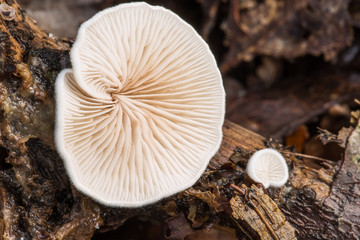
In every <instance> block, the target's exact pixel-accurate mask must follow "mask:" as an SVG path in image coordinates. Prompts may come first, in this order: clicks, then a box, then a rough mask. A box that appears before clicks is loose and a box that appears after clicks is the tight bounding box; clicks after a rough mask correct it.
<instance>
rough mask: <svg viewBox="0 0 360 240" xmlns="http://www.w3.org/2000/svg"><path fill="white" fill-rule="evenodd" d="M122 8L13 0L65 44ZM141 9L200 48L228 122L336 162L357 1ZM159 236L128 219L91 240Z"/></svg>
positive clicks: (157, 228)
mask: <svg viewBox="0 0 360 240" xmlns="http://www.w3.org/2000/svg"><path fill="white" fill-rule="evenodd" d="M122 2H126V1H119V0H62V1H59V0H19V4H20V5H22V7H23V8H24V9H25V10H26V12H27V13H28V14H29V15H30V16H32V17H33V18H34V19H35V20H36V21H37V23H38V25H39V26H40V27H41V28H43V29H45V30H46V31H48V32H49V33H52V34H53V35H54V36H56V37H59V38H68V39H72V40H73V39H75V38H76V34H77V29H78V28H79V26H80V24H81V23H82V22H84V21H86V20H87V19H88V18H90V17H91V16H92V15H94V14H95V13H96V12H98V11H100V10H102V9H104V8H107V7H111V6H114V5H117V4H119V3H122ZM148 3H150V4H153V5H162V6H164V7H166V8H169V9H171V10H172V11H174V12H175V13H177V14H178V15H180V16H181V17H182V18H183V19H185V20H186V21H187V22H189V23H190V24H191V25H192V26H193V27H194V28H195V29H196V30H197V31H198V32H199V34H200V35H201V36H202V37H203V38H204V39H205V40H206V41H207V42H208V44H209V46H210V48H211V49H212V51H213V53H214V55H215V57H216V59H217V62H218V65H219V68H220V70H221V72H222V76H223V80H224V86H225V90H226V93H227V99H226V100H227V114H226V118H227V119H228V120H231V121H233V122H235V123H237V124H239V125H241V126H243V127H246V128H248V129H250V130H252V131H255V132H257V133H259V134H261V135H263V136H265V137H267V138H274V139H277V140H278V141H279V142H281V143H283V144H285V145H287V146H289V147H290V148H293V149H294V150H296V151H297V152H300V153H304V154H309V155H314V156H318V157H322V158H326V159H330V160H332V161H338V160H340V159H341V156H342V154H343V149H340V148H339V147H338V145H337V144H336V143H331V139H329V136H331V134H334V135H336V134H337V133H338V131H339V130H340V129H341V128H342V127H344V126H345V127H346V126H348V125H349V123H350V118H351V114H350V113H351V110H352V109H355V108H357V107H359V106H358V105H357V104H355V102H354V99H356V98H358V99H360V72H359V70H360V54H359V51H360V42H359V41H360V38H359V27H360V1H358V0H357V1H356V0H353V1H350V0H297V1H292V0H151V1H148ZM326 143H327V144H326ZM325 144H326V145H325ZM309 164H310V163H309ZM312 164H313V163H312ZM312 167H315V168H316V166H312ZM164 228H165V226H163V225H162V224H161V223H152V222H143V221H141V219H132V220H130V221H128V222H126V223H125V224H124V225H123V227H121V228H120V229H118V230H115V231H110V232H107V233H101V232H99V233H97V234H96V235H95V236H94V238H93V239H161V238H162V237H163V236H162V232H163V231H166V229H164ZM186 239H188V240H189V239H233V238H232V237H231V235H230V234H227V233H226V231H215V230H212V231H210V232H208V231H206V230H199V231H197V232H195V233H194V234H192V235H190V236H188V237H186Z"/></svg>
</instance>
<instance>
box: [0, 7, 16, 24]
mask: <svg viewBox="0 0 360 240" xmlns="http://www.w3.org/2000/svg"><path fill="white" fill-rule="evenodd" d="M0 16H1V18H2V19H4V20H6V21H11V20H13V19H14V18H15V9H14V8H13V7H10V6H9V5H7V4H5V3H2V4H0Z"/></svg>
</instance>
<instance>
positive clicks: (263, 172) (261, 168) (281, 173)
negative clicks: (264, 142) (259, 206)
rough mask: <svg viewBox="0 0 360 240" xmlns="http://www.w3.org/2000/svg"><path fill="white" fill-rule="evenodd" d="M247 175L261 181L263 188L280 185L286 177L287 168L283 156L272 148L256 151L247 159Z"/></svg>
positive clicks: (284, 181)
mask: <svg viewBox="0 0 360 240" xmlns="http://www.w3.org/2000/svg"><path fill="white" fill-rule="evenodd" d="M247 173H248V175H249V176H250V177H251V178H252V179H253V180H254V181H255V182H259V183H262V184H263V185H264V187H265V188H268V187H269V186H271V187H280V186H282V185H284V184H285V183H286V181H287V179H288V168H287V165H286V161H285V159H284V158H283V156H282V155H281V154H280V153H279V152H277V151H276V150H273V149H263V150H260V151H258V152H256V153H255V154H254V155H253V156H252V157H251V158H250V160H249V162H248V167H247Z"/></svg>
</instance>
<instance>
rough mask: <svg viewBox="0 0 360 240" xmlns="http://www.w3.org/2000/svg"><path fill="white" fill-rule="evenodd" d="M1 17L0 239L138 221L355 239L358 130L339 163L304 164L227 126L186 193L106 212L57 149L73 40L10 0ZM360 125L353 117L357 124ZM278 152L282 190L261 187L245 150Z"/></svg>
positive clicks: (88, 232)
mask: <svg viewBox="0 0 360 240" xmlns="http://www.w3.org/2000/svg"><path fill="white" fill-rule="evenodd" d="M0 3H1V4H8V5H9V6H11V7H12V8H13V9H15V18H14V19H8V20H5V19H0V109H1V114H0V116H1V117H0V134H1V138H0V144H1V147H0V157H1V158H0V200H1V201H0V236H1V238H2V239H90V238H91V237H92V235H93V233H94V232H95V231H108V230H111V229H115V228H117V227H119V226H121V225H122V224H123V223H124V222H125V221H126V220H127V219H129V218H131V217H133V216H140V217H142V218H144V219H152V220H154V219H155V220H158V221H162V222H166V223H167V224H168V228H169V231H168V232H167V237H168V238H170V239H182V238H184V237H185V236H186V235H188V234H189V233H191V232H193V231H196V230H199V229H211V228H216V229H219V230H222V231H227V232H228V233H229V234H230V235H233V236H237V237H238V238H239V239H260V238H261V239H296V238H298V239H349V238H352V239H355V238H356V237H357V236H360V228H359V226H360V223H359V221H360V220H359V219H360V218H359V214H360V209H359V206H360V197H359V196H360V189H359V181H360V179H359V178H360V177H359V173H358V171H359V155H360V153H359V150H358V149H359V142H360V139H359V135H360V125H359V124H358V123H357V127H355V128H353V129H347V130H344V131H342V135H341V137H339V141H340V140H341V141H343V142H342V143H343V146H344V147H345V149H346V151H345V155H344V159H343V161H342V162H341V164H340V163H332V162H328V161H320V162H319V164H318V168H316V169H314V168H313V167H307V165H306V162H305V161H303V159H301V158H299V157H296V156H295V155H294V154H293V153H291V152H289V151H288V150H286V149H284V148H283V147H282V146H281V145H280V144H278V143H277V142H276V141H272V140H267V139H265V138H263V137H261V136H259V135H257V134H255V133H253V132H251V131H248V130H246V129H244V128H242V127H240V126H238V125H236V124H234V123H231V122H229V121H226V122H225V125H224V128H223V131H224V137H223V142H222V145H221V148H220V150H219V151H218V153H217V154H216V155H215V156H214V157H213V159H212V161H211V163H210V165H209V167H208V169H207V170H206V172H205V173H204V174H203V176H202V177H201V178H200V180H199V181H198V182H197V183H196V184H195V185H194V186H193V187H191V188H189V189H187V190H186V191H184V192H181V193H179V194H177V195H176V196H173V197H170V198H168V199H164V200H162V201H160V202H158V203H156V204H154V205H151V206H146V207H143V208H139V209H121V208H109V207H106V206H102V205H100V204H98V203H96V202H94V201H93V200H92V199H90V198H88V197H87V196H84V195H83V194H81V193H79V192H78V191H77V190H76V189H74V188H73V187H72V185H71V183H70V181H69V179H68V177H67V175H66V173H65V171H64V167H63V163H62V160H61V159H60V157H59V156H58V154H57V152H56V149H55V147H54V141H53V130H54V117H55V116H54V109H55V102H54V81H55V78H56V76H57V74H58V72H59V71H60V70H61V69H63V68H66V67H70V66H71V64H70V61H69V49H70V47H71V41H69V40H66V39H57V38H56V37H54V36H52V34H48V33H45V32H43V31H41V30H40V29H39V28H38V27H37V26H36V25H35V23H34V21H33V20H32V19H31V18H29V17H28V16H27V15H26V14H25V13H24V11H23V10H22V9H21V8H20V7H19V5H18V4H17V2H16V1H15V0H8V1H5V0H0ZM357 121H358V120H357ZM264 147H273V148H276V149H278V150H279V151H281V152H282V153H283V155H284V156H285V157H286V160H287V162H288V164H289V166H290V180H289V182H288V183H287V184H286V186H285V187H283V188H281V189H270V190H264V189H262V188H261V186H257V185H255V184H253V183H251V181H250V179H248V178H247V177H246V174H245V173H244V170H245V168H246V162H247V160H248V159H249V157H250V156H251V154H252V153H253V152H254V151H256V150H258V149H261V148H264Z"/></svg>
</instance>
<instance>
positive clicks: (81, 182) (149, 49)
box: [55, 3, 225, 207]
mask: <svg viewBox="0 0 360 240" xmlns="http://www.w3.org/2000/svg"><path fill="white" fill-rule="evenodd" d="M71 61H72V64H73V70H64V71H63V72H61V73H60V74H59V76H58V79H57V82H56V101H57V118H56V139H55V140H56V145H57V148H58V151H59V153H60V154H61V156H62V158H63V159H64V162H65V166H66V169H67V171H68V173H69V175H70V178H71V180H72V182H73V184H74V185H75V186H76V187H77V188H78V189H79V190H81V191H82V192H84V193H86V194H87V195H89V196H91V197H93V198H94V199H95V200H97V201H99V202H101V203H103V204H105V205H110V206H118V207H138V206H143V205H146V204H150V203H153V202H155V201H157V200H160V199H161V198H164V197H167V196H170V195H172V194H175V193H177V192H180V191H182V190H184V189H186V188H188V187H190V186H192V185H193V184H194V183H195V182H196V181H197V180H198V178H199V177H200V176H201V174H202V173H203V171H204V170H205V168H206V166H207V165H208V163H209V161H210V159H211V157H212V156H213V155H214V154H215V153H216V151H217V150H218V148H219V146H220V143H221V139H222V124H223V121H224V112H225V93H224V89H223V85H222V79H221V75H220V72H219V70H218V68H217V65H216V62H215V58H214V56H213V55H212V53H211V52H210V50H209V47H208V46H207V44H206V43H205V42H204V41H203V40H202V39H201V37H200V36H199V35H198V34H197V33H196V32H195V30H194V29H193V28H192V27H191V26H190V25H189V24H187V23H185V22H184V21H183V20H182V19H180V18H179V17H178V16H177V15H175V14H174V13H172V12H171V11H169V10H166V9H164V8H162V7H154V6H150V5H148V4H146V3H129V4H121V5H118V6H116V7H113V8H110V9H107V10H105V11H103V12H100V13H99V14H97V15H95V16H94V17H93V18H92V19H90V20H89V21H87V22H85V23H84V24H83V25H82V26H81V28H80V30H79V33H78V37H77V39H76V41H75V43H74V46H73V49H72V51H71Z"/></svg>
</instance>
